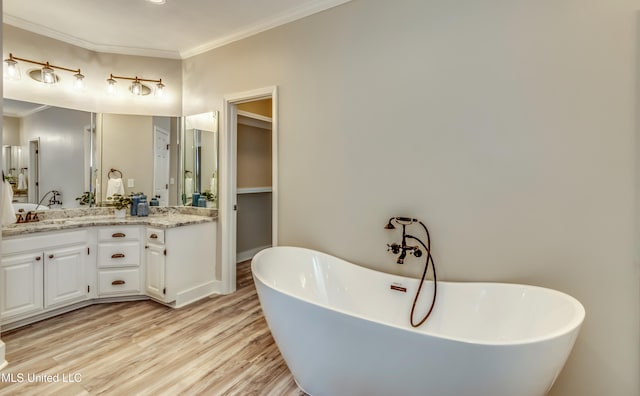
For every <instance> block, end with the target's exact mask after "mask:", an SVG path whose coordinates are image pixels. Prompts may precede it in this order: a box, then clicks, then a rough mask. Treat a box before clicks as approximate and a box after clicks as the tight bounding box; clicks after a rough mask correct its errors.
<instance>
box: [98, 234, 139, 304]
mask: <svg viewBox="0 0 640 396" xmlns="http://www.w3.org/2000/svg"><path fill="white" fill-rule="evenodd" d="M141 234H142V229H141V227H138V226H122V227H105V228H100V229H98V262H97V267H98V296H101V297H102V296H119V295H131V294H140V293H141V290H142V289H141V287H140V280H141V276H140V272H141V268H140V267H141V265H140V263H141V251H142V247H141V246H142V245H141V241H140V239H141V238H140V235H141Z"/></svg>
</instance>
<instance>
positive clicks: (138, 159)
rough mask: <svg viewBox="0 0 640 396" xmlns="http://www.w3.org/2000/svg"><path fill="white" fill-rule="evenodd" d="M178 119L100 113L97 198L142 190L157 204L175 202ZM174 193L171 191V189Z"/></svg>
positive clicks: (96, 174)
mask: <svg viewBox="0 0 640 396" xmlns="http://www.w3.org/2000/svg"><path fill="white" fill-rule="evenodd" d="M178 123H179V118H177V117H161V116H144V115H129V114H109V113H101V114H98V115H97V121H96V130H97V136H96V164H99V165H98V167H97V169H96V170H95V171H94V178H95V183H94V184H95V186H96V200H97V202H98V205H104V204H107V202H108V201H109V200H108V199H107V197H109V196H111V195H113V194H114V193H118V194H121V195H129V194H131V193H140V192H142V193H144V194H145V195H146V196H147V200H148V201H151V199H152V198H155V199H156V201H157V202H158V206H168V205H177V192H176V191H177V189H176V186H175V177H171V175H172V174H173V175H175V174H176V168H177V163H178V161H177V157H178V156H177V141H178V128H179V124H178ZM172 191H173V192H174V193H173V194H172V193H171V192H172Z"/></svg>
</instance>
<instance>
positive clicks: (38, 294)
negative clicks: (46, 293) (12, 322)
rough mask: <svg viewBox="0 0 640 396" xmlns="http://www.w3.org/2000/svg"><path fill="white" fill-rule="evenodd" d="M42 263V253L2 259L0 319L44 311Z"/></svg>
mask: <svg viewBox="0 0 640 396" xmlns="http://www.w3.org/2000/svg"><path fill="white" fill-rule="evenodd" d="M42 261H43V260H42V253H39V254H38V253H29V254H21V255H17V256H9V257H3V258H2V263H1V271H0V278H1V286H2V300H1V301H2V306H1V307H0V318H2V319H6V318H11V317H15V316H19V315H23V314H28V313H35V312H38V311H41V310H42V309H43V297H42V281H43V280H42V279H43V276H42Z"/></svg>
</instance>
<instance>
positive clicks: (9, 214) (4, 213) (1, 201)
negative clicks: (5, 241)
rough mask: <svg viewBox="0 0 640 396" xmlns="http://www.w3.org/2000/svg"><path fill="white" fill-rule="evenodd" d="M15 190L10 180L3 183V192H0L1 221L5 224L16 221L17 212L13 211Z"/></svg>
mask: <svg viewBox="0 0 640 396" xmlns="http://www.w3.org/2000/svg"><path fill="white" fill-rule="evenodd" d="M12 202H13V190H12V189H11V184H9V182H8V181H6V180H5V181H4V182H3V183H2V193H1V194H0V222H1V223H2V225H3V226H6V225H9V224H13V223H15V222H16V214H15V212H14V211H13V204H12Z"/></svg>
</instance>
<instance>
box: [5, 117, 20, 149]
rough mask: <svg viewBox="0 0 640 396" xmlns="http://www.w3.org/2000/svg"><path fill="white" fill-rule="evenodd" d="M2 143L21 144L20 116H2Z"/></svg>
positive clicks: (9, 144) (8, 144)
mask: <svg viewBox="0 0 640 396" xmlns="http://www.w3.org/2000/svg"><path fill="white" fill-rule="evenodd" d="M2 144H3V145H7V146H19V145H20V118H18V117H7V116H3V117H2Z"/></svg>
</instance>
